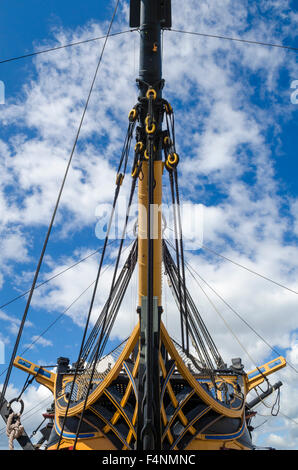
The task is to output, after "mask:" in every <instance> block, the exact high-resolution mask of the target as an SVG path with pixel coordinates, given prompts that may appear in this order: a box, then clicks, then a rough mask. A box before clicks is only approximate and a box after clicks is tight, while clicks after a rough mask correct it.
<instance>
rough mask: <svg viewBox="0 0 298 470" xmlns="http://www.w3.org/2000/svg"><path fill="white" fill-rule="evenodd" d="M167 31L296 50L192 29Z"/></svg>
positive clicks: (290, 48) (297, 49) (291, 48)
mask: <svg viewBox="0 0 298 470" xmlns="http://www.w3.org/2000/svg"><path fill="white" fill-rule="evenodd" d="M169 31H173V32H174V33H184V34H192V35H194V36H202V37H207V38H216V39H224V40H228V41H237V42H242V43H247V44H255V45H258V46H268V47H278V48H281V49H288V50H292V51H295V52H297V51H298V48H297V47H292V46H286V45H283V44H272V43H267V42H260V41H250V40H249V39H241V38H232V37H227V36H218V35H215V34H205V33H197V32H194V31H183V30H181V29H170V30H169Z"/></svg>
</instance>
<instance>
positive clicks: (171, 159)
mask: <svg viewBox="0 0 298 470" xmlns="http://www.w3.org/2000/svg"><path fill="white" fill-rule="evenodd" d="M178 163H179V156H178V155H177V153H174V152H173V153H170V154H169V155H168V158H167V160H166V167H167V168H168V169H169V168H170V169H174V168H176V166H177V165H178Z"/></svg>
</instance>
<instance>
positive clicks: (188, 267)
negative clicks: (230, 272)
mask: <svg viewBox="0 0 298 470" xmlns="http://www.w3.org/2000/svg"><path fill="white" fill-rule="evenodd" d="M168 243H169V242H168ZM185 264H186V267H187V269H188V271H189V272H190V270H191V271H193V273H195V274H196V275H197V276H198V277H199V278H200V279H201V280H202V281H203V282H204V283H205V284H206V285H207V286H208V287H209V289H210V290H211V291H212V292H213V293H214V294H215V295H216V296H217V297H218V298H219V299H220V300H221V301H222V302H223V303H224V304H225V305H226V306H227V307H228V308H229V309H230V310H231V311H232V312H233V313H234V314H235V315H236V316H237V317H238V318H239V319H240V320H241V321H242V322H243V323H245V324H246V326H247V327H248V328H249V329H250V330H251V331H253V332H254V333H255V334H256V335H257V336H258V337H259V338H260V339H261V340H262V341H263V343H264V344H266V345H267V346H268V347H269V348H270V349H271V350H272V351H273V352H274V353H276V354H278V355H279V356H280V352H279V351H277V350H276V349H275V348H274V347H273V346H271V345H270V344H269V343H268V342H267V341H266V340H265V339H264V338H263V337H262V336H261V335H260V334H259V333H258V332H257V331H256V330H255V329H254V328H253V327H252V326H251V325H250V324H249V323H248V322H247V321H246V320H245V319H244V318H243V317H242V316H241V315H240V314H239V313H238V312H237V311H236V310H235V309H234V308H233V307H232V306H231V305H230V304H229V303H228V302H227V301H226V300H224V298H223V297H222V296H221V295H220V294H219V293H218V292H216V290H215V289H214V288H213V287H212V286H211V285H210V284H209V283H208V282H207V281H205V280H204V279H203V278H202V276H200V274H199V273H198V272H197V271H196V270H195V269H194V268H193V267H192V266H191V264H190V263H189V262H187V261H186V262H185ZM190 274H191V276H192V277H193V278H194V280H195V282H198V281H197V279H196V278H195V276H194V275H193V274H192V273H191V272H190ZM287 365H288V366H289V367H291V369H293V370H294V371H295V372H296V373H297V374H298V370H297V369H296V368H295V367H294V366H293V365H292V364H291V363H290V362H289V361H288V360H287Z"/></svg>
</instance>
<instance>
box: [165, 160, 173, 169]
mask: <svg viewBox="0 0 298 470" xmlns="http://www.w3.org/2000/svg"><path fill="white" fill-rule="evenodd" d="M166 168H167V170H173V168H172V167H171V165H170V164H169V162H168V160H166Z"/></svg>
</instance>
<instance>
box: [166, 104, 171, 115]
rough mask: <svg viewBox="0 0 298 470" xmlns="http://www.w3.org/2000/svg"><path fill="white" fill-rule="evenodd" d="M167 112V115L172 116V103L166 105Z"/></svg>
mask: <svg viewBox="0 0 298 470" xmlns="http://www.w3.org/2000/svg"><path fill="white" fill-rule="evenodd" d="M165 110H166V113H167V114H172V112H173V108H172V106H171V105H170V103H166V104H165Z"/></svg>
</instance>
